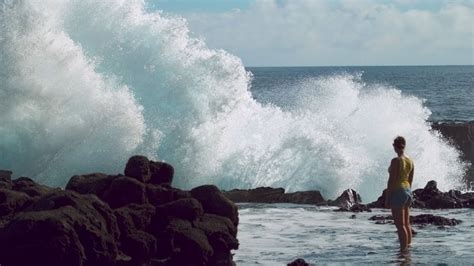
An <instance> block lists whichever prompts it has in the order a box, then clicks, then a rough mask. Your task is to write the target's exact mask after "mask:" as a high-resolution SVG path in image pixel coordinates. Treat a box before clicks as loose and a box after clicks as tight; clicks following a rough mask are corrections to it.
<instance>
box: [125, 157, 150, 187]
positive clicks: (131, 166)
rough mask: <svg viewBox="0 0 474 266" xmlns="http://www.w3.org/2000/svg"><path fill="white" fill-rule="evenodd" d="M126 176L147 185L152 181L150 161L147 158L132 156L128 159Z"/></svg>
mask: <svg viewBox="0 0 474 266" xmlns="http://www.w3.org/2000/svg"><path fill="white" fill-rule="evenodd" d="M124 174H125V175H126V176H129V177H133V178H135V179H137V180H138V181H141V182H143V183H146V182H148V181H149V180H150V161H149V160H148V158H147V157H145V156H140V155H135V156H132V157H130V159H128V162H127V165H126V166H125V170H124Z"/></svg>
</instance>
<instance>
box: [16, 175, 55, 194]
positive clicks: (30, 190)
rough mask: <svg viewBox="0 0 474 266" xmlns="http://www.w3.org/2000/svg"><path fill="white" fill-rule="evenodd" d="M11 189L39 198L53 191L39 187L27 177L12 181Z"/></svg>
mask: <svg viewBox="0 0 474 266" xmlns="http://www.w3.org/2000/svg"><path fill="white" fill-rule="evenodd" d="M12 189H13V190H15V191H19V192H24V193H26V194H28V195H29V196H31V197H39V196H42V195H45V194H47V193H49V192H51V191H52V190H53V189H52V188H49V187H47V186H43V185H40V184H38V183H36V182H35V181H33V180H32V179H31V178H28V177H20V178H18V179H15V180H13V181H12Z"/></svg>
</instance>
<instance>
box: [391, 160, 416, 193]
mask: <svg viewBox="0 0 474 266" xmlns="http://www.w3.org/2000/svg"><path fill="white" fill-rule="evenodd" d="M398 158H399V159H400V161H399V163H400V168H399V171H398V178H397V179H396V180H395V184H394V187H395V188H410V187H411V186H410V181H408V178H409V176H410V173H411V171H412V170H413V161H412V160H411V159H410V158H408V157H406V156H402V157H398Z"/></svg>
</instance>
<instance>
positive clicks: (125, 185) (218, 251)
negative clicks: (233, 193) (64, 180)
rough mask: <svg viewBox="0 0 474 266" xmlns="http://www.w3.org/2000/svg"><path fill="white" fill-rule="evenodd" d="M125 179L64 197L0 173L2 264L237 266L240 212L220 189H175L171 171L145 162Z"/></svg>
mask: <svg viewBox="0 0 474 266" xmlns="http://www.w3.org/2000/svg"><path fill="white" fill-rule="evenodd" d="M124 172H125V175H106V174H101V173H94V174H87V175H76V176H74V177H72V178H71V179H70V181H69V183H68V184H67V186H66V190H62V189H53V188H49V187H46V186H43V185H39V184H37V183H35V182H34V181H33V180H31V179H29V178H19V179H16V180H11V172H9V171H0V251H1V252H0V264H1V265H2V266H3V265H78V266H79V265H104V266H107V265H111V266H112V265H121V266H123V265H234V262H233V260H232V254H231V250H234V249H237V248H238V246H239V243H238V240H237V238H236V235H237V225H238V213H237V208H236V206H235V204H233V203H232V202H231V201H229V200H228V199H227V198H225V197H224V196H223V195H222V193H221V192H220V190H219V189H217V187H215V186H201V187H197V188H195V189H193V190H191V191H183V190H180V189H176V188H173V187H171V186H170V184H171V181H172V178H173V168H172V167H171V166H170V165H169V164H166V163H161V162H153V161H149V160H148V159H147V158H146V157H143V156H134V157H132V158H130V160H129V161H128V163H127V166H126V168H125V171H124Z"/></svg>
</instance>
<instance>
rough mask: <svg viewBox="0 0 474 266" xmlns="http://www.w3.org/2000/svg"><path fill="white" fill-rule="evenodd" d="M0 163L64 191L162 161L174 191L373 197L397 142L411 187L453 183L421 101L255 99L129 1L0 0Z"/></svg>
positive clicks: (356, 92) (361, 87)
mask: <svg viewBox="0 0 474 266" xmlns="http://www.w3.org/2000/svg"><path fill="white" fill-rule="evenodd" d="M0 7H1V8H0V80H1V83H0V84H1V85H0V103H1V104H0V136H1V138H0V156H1V158H0V168H3V169H11V170H13V171H14V172H15V174H16V175H27V176H31V177H32V178H34V179H36V180H38V181H40V182H43V183H46V184H49V185H57V186H63V185H65V183H66V182H67V180H68V179H69V177H70V176H71V175H72V174H77V173H85V172H92V171H103V172H107V173H118V172H121V171H122V169H121V166H122V165H123V164H124V162H125V161H126V160H127V158H128V157H129V156H131V155H134V154H144V155H146V156H149V157H150V158H152V159H159V160H165V161H167V162H169V163H171V164H172V165H173V166H174V167H175V169H176V175H175V179H174V184H175V185H176V186H178V187H182V188H190V187H193V186H197V185H201V184H208V183H213V184H216V185H218V186H219V187H221V188H223V189H229V188H236V187H238V188H249V187H257V186H273V187H284V188H286V189H287V190H289V191H295V190H310V189H317V190H320V191H321V192H322V193H323V196H325V197H326V198H328V197H329V198H333V197H335V196H337V194H339V193H340V192H341V191H343V190H344V189H346V188H349V187H351V188H354V189H356V190H357V191H359V192H360V193H361V194H362V196H363V199H364V200H366V201H367V200H373V199H375V198H376V197H377V196H378V195H379V194H380V193H381V190H382V189H383V188H384V186H385V185H386V180H387V167H388V163H389V162H390V159H391V158H392V157H393V155H394V154H393V151H392V148H391V141H392V139H393V138H394V137H395V136H396V135H403V136H405V137H406V138H407V140H408V150H407V152H408V154H409V155H411V156H412V158H413V159H414V161H415V165H416V174H415V181H414V186H415V187H420V186H423V185H424V184H425V183H426V182H427V181H428V180H430V179H436V180H437V181H438V186H439V188H440V189H443V190H447V189H450V188H453V187H456V186H458V185H459V180H460V178H461V177H462V175H463V172H464V170H465V165H464V164H463V163H462V162H461V161H460V159H459V152H458V151H457V150H456V149H455V148H454V147H452V146H451V145H449V144H448V143H447V142H446V141H444V140H443V139H442V138H441V137H440V135H439V134H438V133H437V132H433V131H431V129H430V125H429V123H428V122H427V119H428V117H429V115H430V111H429V110H428V109H427V108H426V107H424V105H423V101H422V100H421V99H418V98H416V97H413V96H407V95H404V94H402V93H401V92H400V91H399V90H397V89H396V88H390V87H386V86H382V85H377V86H376V85H371V86H367V85H366V84H364V82H363V80H362V79H361V77H360V76H357V75H333V76H325V77H321V78H318V79H308V80H305V81H303V82H301V83H298V84H294V85H293V86H299V87H300V88H299V90H298V91H299V92H298V95H296V97H294V98H296V99H297V100H296V102H294V103H293V104H292V105H291V106H290V107H288V108H284V107H281V106H275V105H272V104H262V103H259V102H257V101H256V100H255V99H254V98H253V97H252V94H251V91H250V87H251V79H252V75H251V73H250V72H247V71H246V70H245V68H244V66H243V64H242V62H241V60H240V59H239V58H238V57H236V56H233V55H230V54H228V53H227V52H225V51H224V50H213V49H209V48H207V47H206V45H205V43H204V42H203V41H202V40H201V39H198V38H196V37H193V36H192V34H190V32H189V29H188V27H187V25H186V21H185V20H184V19H182V18H179V17H175V16H171V15H166V14H163V13H162V12H150V11H146V8H145V2H143V1H140V0H127V1H125V0H119V1H109V0H104V1H92V0H67V1H53V0H46V1H21V0H15V1H10V0H3V1H0Z"/></svg>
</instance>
